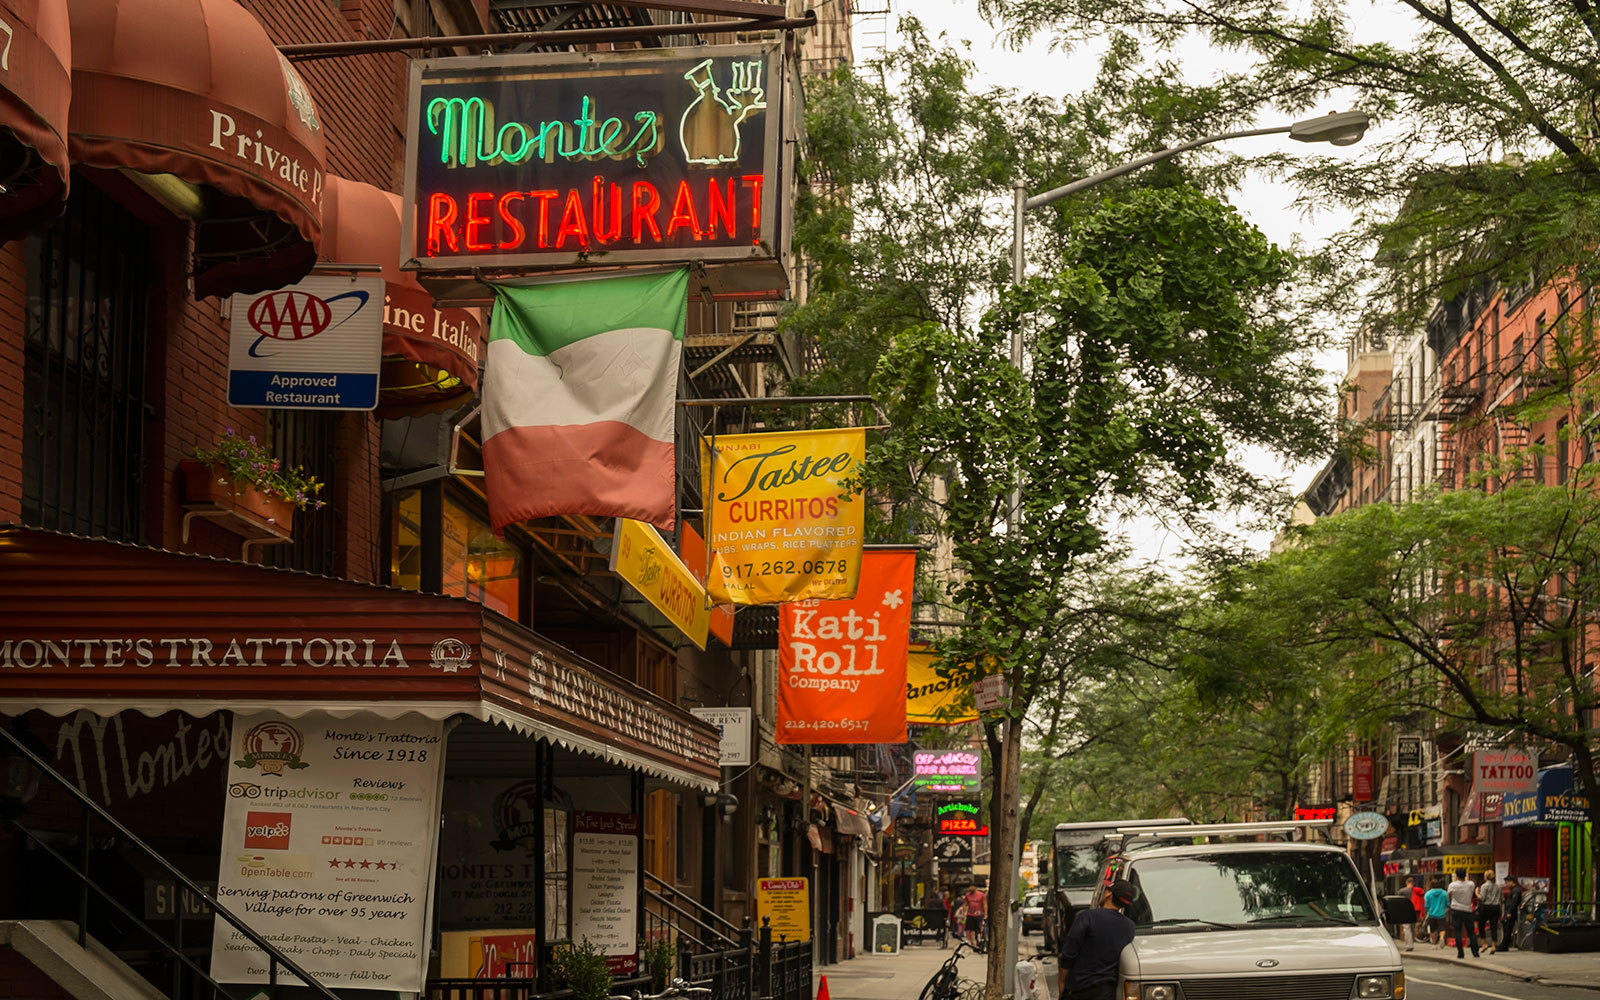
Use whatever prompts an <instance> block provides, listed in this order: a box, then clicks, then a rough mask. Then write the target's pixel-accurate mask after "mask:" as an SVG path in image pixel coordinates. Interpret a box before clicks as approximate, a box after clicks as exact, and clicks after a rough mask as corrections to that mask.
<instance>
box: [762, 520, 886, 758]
mask: <svg viewBox="0 0 1600 1000" xmlns="http://www.w3.org/2000/svg"><path fill="white" fill-rule="evenodd" d="M916 568H917V554H916V552H914V551H912V550H909V549H907V550H895V551H877V552H868V553H867V554H866V555H865V556H863V557H862V562H861V587H860V589H859V590H858V591H857V592H856V596H855V598H854V599H852V600H848V601H798V602H793V603H789V604H785V605H783V606H782V607H781V608H780V609H779V611H778V675H779V678H778V732H777V740H778V742H779V743H904V742H905V741H906V648H907V646H908V645H909V643H910V633H911V590H912V587H913V586H914V584H915V583H916Z"/></svg>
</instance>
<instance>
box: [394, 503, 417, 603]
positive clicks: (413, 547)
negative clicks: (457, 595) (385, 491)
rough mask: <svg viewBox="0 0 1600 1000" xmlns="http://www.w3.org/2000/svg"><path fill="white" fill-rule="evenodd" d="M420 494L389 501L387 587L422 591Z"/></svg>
mask: <svg viewBox="0 0 1600 1000" xmlns="http://www.w3.org/2000/svg"><path fill="white" fill-rule="evenodd" d="M422 552H423V530H422V491H421V490H406V491H405V492H403V493H395V494H393V495H392V496H391V497H390V500H389V586H391V587H399V588H400V589H401V590H416V591H420V590H422Z"/></svg>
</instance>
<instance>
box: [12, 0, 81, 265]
mask: <svg viewBox="0 0 1600 1000" xmlns="http://www.w3.org/2000/svg"><path fill="white" fill-rule="evenodd" d="M0 23H3V24H4V25H5V32H4V36H5V37H4V39H3V42H4V48H3V50H0V53H3V54H0V243H3V242H7V241H9V240H13V239H16V238H17V237H19V236H26V235H27V234H28V233H30V232H32V231H33V230H34V229H36V228H38V227H39V226H41V225H43V224H44V223H46V222H48V221H50V220H51V219H53V218H55V217H56V216H57V215H60V214H61V206H62V204H63V203H64V202H65V201H66V197H67V182H68V173H69V168H68V165H67V108H68V105H69V103H70V102H71V99H72V80H71V77H70V75H69V74H68V69H69V68H70V67H71V65H72V31H71V28H70V26H69V22H68V19H67V2H66V0H0Z"/></svg>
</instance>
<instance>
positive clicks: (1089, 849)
mask: <svg viewBox="0 0 1600 1000" xmlns="http://www.w3.org/2000/svg"><path fill="white" fill-rule="evenodd" d="M1100 859H1101V855H1100V848H1098V847H1096V846H1094V845H1092V844H1088V845H1084V846H1081V847H1068V846H1066V845H1064V844H1057V845H1056V885H1058V886H1060V887H1061V888H1063V889H1065V888H1067V887H1069V886H1071V887H1077V886H1086V885H1087V886H1092V885H1094V884H1095V883H1096V882H1098V881H1100Z"/></svg>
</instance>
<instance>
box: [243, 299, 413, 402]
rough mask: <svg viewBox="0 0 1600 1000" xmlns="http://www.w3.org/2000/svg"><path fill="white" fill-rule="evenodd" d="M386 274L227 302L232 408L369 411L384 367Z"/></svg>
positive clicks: (375, 397) (375, 400)
mask: <svg viewBox="0 0 1600 1000" xmlns="http://www.w3.org/2000/svg"><path fill="white" fill-rule="evenodd" d="M384 290H385V285H384V281H383V277H382V276H381V275H362V276H357V277H355V278H351V277H349V276H326V275H313V276H312V277H309V278H306V279H305V280H303V281H300V282H297V283H295V284H293V285H290V286H289V287H287V288H278V289H274V290H272V291H270V292H256V293H254V294H249V295H246V294H244V293H239V294H236V295H234V296H233V298H232V299H231V300H230V309H231V311H232V316H231V319H230V320H229V322H228V405H229V406H239V407H247V408H258V409H260V408H265V409H277V410H370V409H372V408H373V407H375V406H377V405H378V372H379V368H380V366H381V365H382V363H383V296H384Z"/></svg>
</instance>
